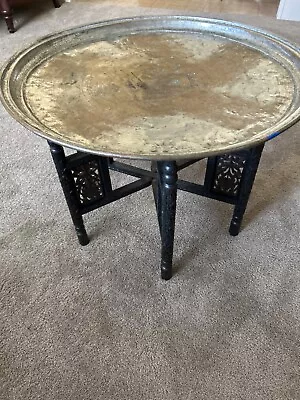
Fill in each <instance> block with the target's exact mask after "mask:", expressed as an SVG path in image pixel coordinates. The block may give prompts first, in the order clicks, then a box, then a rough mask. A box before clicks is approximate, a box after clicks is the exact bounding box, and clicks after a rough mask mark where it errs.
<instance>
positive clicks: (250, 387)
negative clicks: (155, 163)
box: [0, 2, 300, 400]
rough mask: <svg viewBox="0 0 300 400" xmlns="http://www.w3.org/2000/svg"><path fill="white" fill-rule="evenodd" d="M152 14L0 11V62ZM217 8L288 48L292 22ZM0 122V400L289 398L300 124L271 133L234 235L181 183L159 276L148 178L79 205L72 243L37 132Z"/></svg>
mask: <svg viewBox="0 0 300 400" xmlns="http://www.w3.org/2000/svg"><path fill="white" fill-rule="evenodd" d="M149 12H151V13H152V14H155V13H171V12H172V11H170V10H163V9H159V10H149V9H142V8H133V7H132V8H124V7H123V8H117V7H115V6H114V5H113V3H111V4H109V3H107V2H106V3H104V4H102V5H101V3H99V4H97V3H95V2H93V3H84V4H83V3H70V4H64V5H63V6H62V7H61V8H60V9H58V10H55V9H53V8H52V6H51V4H49V6H48V5H47V4H45V5H44V6H43V7H41V9H40V10H39V11H38V12H36V13H33V14H31V13H30V12H28V14H26V15H25V14H23V13H20V14H18V16H17V19H18V24H19V25H21V27H20V29H19V30H18V32H17V33H15V34H13V35H8V34H7V33H6V28H5V25H4V23H3V22H1V21H0V22H1V24H0V37H1V39H0V46H1V54H0V58H1V61H5V60H6V59H7V58H8V57H9V56H10V55H11V54H12V53H14V52H15V51H17V50H18V49H20V48H22V47H23V46H24V45H26V44H28V43H30V42H32V41H33V40H35V39H36V38H38V37H40V36H41V35H44V34H48V33H50V32H53V31H56V30H59V29H60V28H62V27H67V26H74V25H78V24H80V23H87V22H92V21H96V20H100V19H108V18H113V17H119V16H125V15H138V14H146V13H149ZM225 17H226V18H234V19H236V20H239V21H244V22H248V23H251V24H257V25H259V26H263V27H265V28H268V29H270V30H273V31H274V32H276V33H280V34H282V35H285V36H287V37H288V38H290V39H293V40H295V41H296V40H298V42H299V43H300V24H297V23H287V22H277V21H275V20H271V19H259V18H257V17H255V18H254V17H253V18H249V17H248V18H246V17H242V16H236V17H234V16H225ZM0 128H1V136H0V143H1V156H0V167H1V174H0V192H1V193H0V198H1V210H0V215H1V219H0V220H1V232H0V265H1V268H0V399H1V400H29V399H34V400H37V399H43V400H50V399H51V400H79V399H80V400H96V399H109V400H110V399H133V400H140V399H147V400H158V399H159V400H175V399H176V400H178V399H184V400H194V399H201V400H202V399H209V400H227V399H228V400H240V399H245V400H248V399H249V400H260V399H261V400H268V399H270V400H271V399H272V400H275V399H282V400H292V399H293V400H297V399H300V370H299V367H300V358H299V355H300V340H299V339H300V268H299V267H300V265H299V264H300V262H299V259H300V251H299V237H300V232H299V231H300V222H299V221H300V217H299V215H300V200H299V199H300V174H299V170H300V132H299V131H300V127H299V126H295V127H294V128H293V129H290V130H289V131H287V132H285V133H284V134H283V135H281V136H280V137H278V138H276V139H274V140H273V141H272V142H270V143H268V145H267V147H266V150H265V152H264V154H263V158H262V162H261V166H260V170H259V173H258V176H257V180H256V183H255V187H254V190H253V193H252V198H251V201H250V203H249V206H248V210H247V214H246V217H245V220H244V225H243V230H242V232H241V233H240V235H239V236H238V237H236V238H232V237H230V236H229V234H228V232H227V228H228V224H229V221H230V216H231V211H232V210H231V207H230V206H228V205H226V204H221V203H218V202H214V201H212V200H207V199H202V198H200V197H197V196H194V195H189V194H185V193H180V194H179V198H178V217H177V228H176V229H177V231H176V247H175V269H176V274H175V276H174V277H173V278H172V279H171V280H170V281H169V282H163V281H161V280H160V277H159V238H158V228H157V224H156V219H155V212H154V204H153V200H152V197H151V190H150V189H146V190H145V191H143V192H140V193H138V194H135V195H132V196H131V197H130V198H128V199H127V200H122V201H120V202H118V203H115V204H113V205H109V206H107V207H105V208H103V209H101V210H98V211H95V212H93V213H91V214H89V215H88V216H87V218H86V226H87V230H88V232H89V234H90V235H91V237H92V241H91V243H90V245H89V246H87V247H85V248H82V247H80V246H79V244H78V242H77V239H76V237H75V234H74V231H73V227H72V223H71V219H70V217H69V214H68V210H67V207H66V204H65V202H64V198H63V195H62V192H61V189H60V186H59V182H58V179H57V176H56V173H55V170H54V167H53V165H52V161H51V159H50V155H49V151H48V148H47V144H46V142H45V141H44V140H42V139H40V138H38V137H36V136H35V135H33V134H31V133H29V132H27V131H26V130H25V129H23V128H22V127H20V126H19V125H18V124H17V123H16V122H14V121H13V120H12V119H11V118H10V117H9V116H8V115H7V114H6V112H5V111H4V110H3V108H2V107H1V108H0ZM197 173H198V170H197V168H196V167H193V168H191V169H190V170H189V171H187V172H186V173H185V175H186V176H188V177H190V178H193V177H194V176H195V175H196V174H197ZM116 179H117V180H118V182H119V183H120V182H121V181H122V179H123V180H124V178H122V177H120V176H116Z"/></svg>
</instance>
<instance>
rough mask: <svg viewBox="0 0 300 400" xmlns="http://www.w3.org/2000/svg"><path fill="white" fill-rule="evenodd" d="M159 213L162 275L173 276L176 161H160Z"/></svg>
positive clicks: (166, 278) (168, 277)
mask: <svg viewBox="0 0 300 400" xmlns="http://www.w3.org/2000/svg"><path fill="white" fill-rule="evenodd" d="M157 172H158V175H157V177H158V192H159V195H158V196H159V201H158V202H157V214H158V218H159V221H160V230H161V277H162V279H165V280H168V279H170V278H171V277H172V260H173V247H174V233H175V215H176V198H177V179H178V178H177V165H176V162H175V161H158V162H157Z"/></svg>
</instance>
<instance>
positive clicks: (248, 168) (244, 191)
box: [229, 144, 264, 236]
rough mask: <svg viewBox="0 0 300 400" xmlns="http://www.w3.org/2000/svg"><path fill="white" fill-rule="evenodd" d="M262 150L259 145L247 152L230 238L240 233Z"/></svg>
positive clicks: (230, 228) (261, 146)
mask: <svg viewBox="0 0 300 400" xmlns="http://www.w3.org/2000/svg"><path fill="white" fill-rule="evenodd" d="M263 148H264V144H261V145H259V146H257V147H254V148H252V149H251V150H250V151H249V155H248V157H247V160H246V165H245V168H244V171H243V176H242V180H241V183H240V189H239V195H238V199H237V204H236V206H235V207H234V211H233V217H232V220H231V223H230V227H229V233H230V235H232V236H237V235H238V233H239V231H240V227H241V224H242V220H243V216H244V213H245V211H246V207H247V204H248V200H249V197H250V194H251V190H252V186H253V183H254V180H255V176H256V172H257V169H258V165H259V161H260V158H261V154H262V151H263Z"/></svg>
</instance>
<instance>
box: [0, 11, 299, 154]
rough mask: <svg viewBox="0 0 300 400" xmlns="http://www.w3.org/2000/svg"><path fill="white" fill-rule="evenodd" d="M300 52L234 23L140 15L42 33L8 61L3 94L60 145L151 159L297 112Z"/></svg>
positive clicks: (242, 143) (223, 147) (215, 146)
mask: <svg viewBox="0 0 300 400" xmlns="http://www.w3.org/2000/svg"><path fill="white" fill-rule="evenodd" d="M299 90H300V52H299V49H298V48H297V47H296V46H295V45H293V44H291V43H289V42H287V41H286V40H284V39H282V38H279V37H277V36H274V35H272V34H269V33H266V32H264V31H261V30H259V29H256V28H253V27H249V26H246V25H241V24H237V23H232V22H228V21H222V20H216V19H207V18H200V17H186V16H158V17H157V16H155V17H136V18H128V19H121V20H113V21H106V22H101V23H95V24H92V25H87V26H82V27H77V28H74V29H70V30H66V31H64V32H61V33H58V34H54V35H51V36H48V37H46V38H43V39H41V40H39V41H38V42H37V43H35V44H34V45H32V46H30V47H29V48H27V49H25V50H23V51H21V52H20V53H18V54H17V55H15V56H14V57H13V58H12V59H11V60H9V62H8V63H7V64H6V65H5V66H4V68H3V70H2V77H1V91H0V92H1V100H2V102H3V104H4V106H5V107H6V108H7V110H8V111H9V112H10V113H11V114H12V116H13V117H14V118H15V119H17V120H18V121H19V122H20V123H22V124H23V125H25V126H26V127H28V128H29V129H30V130H32V131H34V132H35V133H37V134H39V135H41V136H43V137H45V138H47V139H48V140H51V141H53V142H56V143H59V144H62V145H65V146H68V147H71V148H75V149H78V150H82V151H86V152H90V153H94V154H99V155H108V156H109V155H113V156H122V157H129V158H143V159H158V160H159V159H160V160H163V159H179V158H185V159H188V158H198V157H199V158H200V157H206V156H209V155H213V154H222V153H226V152H230V151H234V150H238V149H241V148H244V147H251V146H254V145H257V144H259V143H261V142H263V141H266V140H268V139H270V138H272V137H274V136H276V135H277V134H279V133H281V132H282V131H284V130H285V129H287V128H288V127H289V126H291V125H292V124H294V123H295V122H296V121H297V120H298V119H299V117H300V107H299V106H300V92H299Z"/></svg>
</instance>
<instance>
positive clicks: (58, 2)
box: [52, 0, 61, 8]
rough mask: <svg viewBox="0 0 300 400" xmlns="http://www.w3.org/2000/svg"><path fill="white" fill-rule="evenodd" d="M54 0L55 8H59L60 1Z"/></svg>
mask: <svg viewBox="0 0 300 400" xmlns="http://www.w3.org/2000/svg"><path fill="white" fill-rule="evenodd" d="M52 2H53V5H54V7H55V8H59V7H60V6H61V4H60V1H58V0H52Z"/></svg>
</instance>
